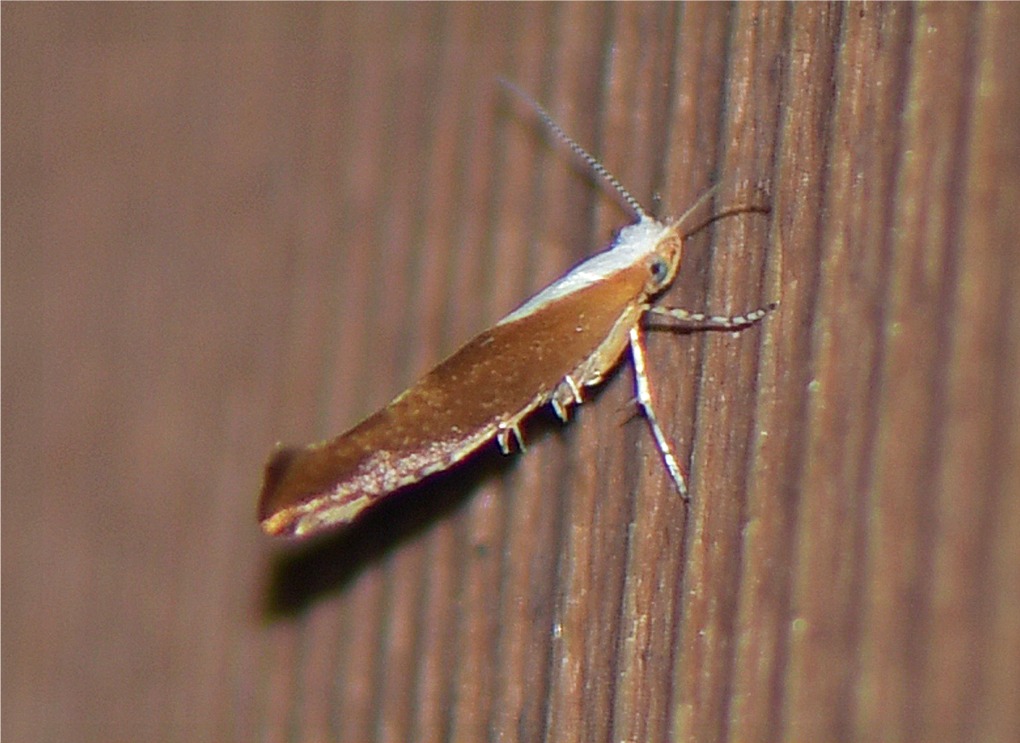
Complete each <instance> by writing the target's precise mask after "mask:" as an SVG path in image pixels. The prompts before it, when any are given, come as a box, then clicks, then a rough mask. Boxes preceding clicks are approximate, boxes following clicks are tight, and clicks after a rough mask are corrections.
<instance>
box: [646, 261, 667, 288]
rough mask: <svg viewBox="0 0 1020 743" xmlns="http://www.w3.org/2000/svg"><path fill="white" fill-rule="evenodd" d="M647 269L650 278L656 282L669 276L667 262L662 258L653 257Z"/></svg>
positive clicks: (660, 281)
mask: <svg viewBox="0 0 1020 743" xmlns="http://www.w3.org/2000/svg"><path fill="white" fill-rule="evenodd" d="M648 270H649V271H650V272H651V274H652V279H653V280H654V281H655V283H657V284H661V283H662V282H663V281H665V280H666V277H667V276H669V264H668V263H666V260H665V259H664V258H653V259H652V262H651V263H650V264H649V265H648Z"/></svg>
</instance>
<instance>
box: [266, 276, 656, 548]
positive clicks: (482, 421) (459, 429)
mask: <svg viewBox="0 0 1020 743" xmlns="http://www.w3.org/2000/svg"><path fill="white" fill-rule="evenodd" d="M646 278H647V271H646V270H645V269H644V267H643V266H634V267H629V268H625V269H622V270H620V271H618V272H616V273H614V274H612V275H611V276H610V277H608V278H607V279H605V280H603V281H600V282H598V283H596V284H593V285H591V286H588V287H585V288H582V289H579V290H577V291H575V292H572V293H571V294H569V295H567V296H565V297H562V298H559V299H557V300H555V301H554V302H551V303H549V304H548V305H545V306H543V307H540V308H539V309H538V310H536V311H535V312H533V313H532V314H530V315H527V316H525V317H523V318H521V319H519V320H516V321H514V322H512V323H507V324H505V325H497V326H495V327H493V328H491V329H489V330H486V331H485V332H483V333H481V334H480V335H478V336H476V337H475V338H474V339H472V340H471V341H469V342H468V343H467V344H465V345H464V346H463V347H462V348H461V349H460V350H459V351H457V352H456V353H454V354H453V355H452V356H450V357H449V358H447V359H446V360H445V361H443V362H442V363H441V364H439V366H437V367H436V368H435V369H433V370H432V371H431V372H429V373H428V374H427V375H425V376H424V377H423V378H422V379H421V380H419V381H418V382H417V383H416V384H415V385H414V386H412V387H410V388H409V389H408V390H407V391H405V392H404V393H402V394H401V395H399V396H397V397H396V398H395V399H394V400H393V401H392V402H390V403H389V405H387V406H386V407H385V408H383V409H382V410H380V411H379V412H378V413H375V414H374V415H372V416H370V417H369V418H367V419H365V420H364V421H362V422H361V423H359V424H358V425H357V426H355V427H354V428H352V429H351V430H350V431H348V432H347V433H344V434H342V435H340V436H338V437H337V438H335V439H332V440H331V441H327V442H323V443H320V444H313V445H311V446H308V447H304V448H300V449H282V450H279V451H277V452H276V454H274V456H273V457H272V458H271V459H270V461H269V464H268V465H267V466H266V474H265V481H264V484H263V489H262V494H261V497H260V499H259V519H260V520H261V521H262V523H263V527H264V528H265V529H266V531H268V532H270V533H273V534H284V533H292V532H294V531H295V529H297V527H298V525H299V523H300V521H301V520H302V519H303V518H306V517H307V518H308V520H309V521H310V522H314V527H318V526H331V525H335V524H338V523H344V522H347V521H350V520H351V519H352V518H354V516H356V515H357V513H359V512H360V511H361V510H362V509H363V508H364V507H365V506H367V505H370V504H371V503H372V502H373V501H374V500H376V499H378V498H380V497H382V496H384V495H386V494H387V493H390V492H392V491H393V490H395V489H397V488H400V487H403V486H405V485H408V484H410V483H413V482H416V481H418V480H420V479H421V478H423V477H425V476H427V475H429V474H432V473H434V472H437V471H439V470H442V469H445V468H446V467H449V466H450V465H451V464H453V463H454V462H457V461H459V460H460V459H462V458H464V457H465V456H467V455H468V454H470V453H471V452H472V451H474V450H475V449H477V448H478V447H479V446H481V445H482V444H484V443H485V442H486V441H488V440H489V439H491V438H493V436H495V434H496V432H497V430H498V429H499V426H500V424H501V423H507V422H510V421H512V420H514V419H515V418H517V417H519V416H521V415H523V414H524V413H527V412H530V411H531V410H533V409H534V408H536V407H537V406H538V405H541V404H542V403H544V402H546V401H547V400H548V399H549V395H550V393H551V392H552V390H553V388H554V387H555V386H556V385H557V383H559V382H560V381H561V380H563V378H564V377H565V376H566V375H568V374H570V373H571V372H572V371H574V370H575V369H576V368H578V366H580V365H581V364H582V363H583V362H584V361H585V360H586V359H587V358H588V357H589V356H590V355H591V354H592V353H593V352H594V351H595V350H596V349H597V348H598V347H599V345H600V344H602V343H603V341H605V340H606V338H607V336H608V335H609V333H610V331H611V330H612V329H613V326H614V325H615V324H616V323H617V321H618V320H619V319H620V317H621V315H622V314H624V312H625V310H626V309H627V308H628V307H631V306H633V305H634V303H635V302H637V301H641V300H642V299H643V296H642V291H643V288H644V284H645V280H646ZM623 345H625V344H622V345H621V348H620V350H621V351H622V348H623ZM618 353H619V352H617V356H618ZM615 360H616V359H612V361H613V362H614V363H615ZM347 505H349V506H350V508H345V506H347ZM320 510H321V511H329V512H330V513H331V514H334V516H335V517H333V516H331V517H330V518H327V519H322V518H316V516H315V512H316V511H320ZM306 527H307V525H306ZM300 531H302V532H305V531H308V529H307V528H302V529H300Z"/></svg>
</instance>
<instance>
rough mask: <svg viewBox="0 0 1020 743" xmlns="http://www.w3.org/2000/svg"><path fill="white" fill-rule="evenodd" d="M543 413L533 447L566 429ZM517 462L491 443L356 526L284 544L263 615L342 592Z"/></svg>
mask: <svg viewBox="0 0 1020 743" xmlns="http://www.w3.org/2000/svg"><path fill="white" fill-rule="evenodd" d="M544 413H545V411H542V412H539V413H537V414H536V415H533V416H532V417H531V418H530V419H529V420H528V425H527V433H528V435H527V436H526V438H528V439H529V440H530V441H532V442H535V441H537V440H538V439H540V438H543V437H545V436H547V435H549V434H550V433H551V432H552V431H554V430H557V429H560V428H561V426H560V424H559V422H558V421H557V420H554V419H553V417H552V416H551V415H545V414H544ZM519 456H520V452H516V453H514V454H513V455H512V456H504V455H503V454H501V453H500V451H499V447H498V446H496V444H495V443H494V442H493V443H490V444H489V445H487V446H484V447H483V448H482V449H481V450H480V451H478V452H477V453H475V454H474V455H472V456H470V457H468V458H467V460H465V461H464V462H462V463H460V464H458V465H457V466H455V467H454V468H452V469H451V470H448V471H447V472H442V473H439V474H436V475H433V476H431V477H429V478H428V479H426V480H425V481H424V482H421V483H418V484H416V485H412V486H410V487H407V488H404V489H402V490H400V491H398V492H396V493H393V494H392V495H389V496H387V497H385V498H383V499H382V500H380V501H379V503H377V504H375V505H374V506H372V507H371V508H370V509H368V510H367V511H366V512H365V513H364V514H363V515H361V516H359V517H358V519H357V520H356V521H355V522H354V523H352V524H349V525H347V526H345V527H340V528H338V529H337V530H336V531H335V532H332V533H329V534H326V535H324V536H322V537H318V538H313V539H311V540H310V541H307V542H292V543H291V544H289V545H286V544H285V546H283V547H282V548H281V549H280V551H279V552H278V553H277V554H276V555H274V556H273V558H272V560H271V562H270V565H269V575H268V580H267V583H266V588H265V592H264V597H263V612H262V613H263V615H264V616H265V618H266V619H267V620H269V621H275V620H279V619H284V618H286V617H290V616H294V615H297V614H300V613H302V612H303V611H305V610H306V609H307V608H308V607H309V606H311V605H312V604H314V603H315V602H316V601H318V600H319V599H320V598H321V597H323V596H326V595H329V594H333V593H338V592H341V591H343V589H344V588H345V587H346V586H347V585H348V584H349V583H350V582H351V581H352V580H353V579H354V578H355V577H357V576H358V574H359V573H360V572H361V571H362V570H364V569H365V567H367V566H369V565H371V564H372V563H374V562H377V561H379V560H380V559H382V558H383V557H384V556H385V555H386V554H387V553H389V552H391V551H392V550H394V549H396V548H397V547H399V546H400V545H401V544H403V543H405V542H407V541H409V540H412V539H414V538H416V537H417V536H418V535H419V534H421V533H422V532H423V531H425V530H427V529H429V528H432V527H433V526H434V525H435V523H436V522H437V521H439V520H440V519H442V518H444V517H447V516H450V515H451V514H452V513H453V512H454V511H456V510H457V509H459V508H461V507H462V506H463V505H464V504H465V503H466V502H467V500H468V499H469V498H470V497H471V496H472V495H473V494H475V493H476V492H477V490H478V487H479V485H480V484H481V483H483V482H491V481H492V480H493V479H495V478H496V477H498V476H499V475H500V474H501V473H504V472H506V471H507V470H508V469H509V468H510V467H512V466H514V463H515V462H516V460H517V458H518V457H519Z"/></svg>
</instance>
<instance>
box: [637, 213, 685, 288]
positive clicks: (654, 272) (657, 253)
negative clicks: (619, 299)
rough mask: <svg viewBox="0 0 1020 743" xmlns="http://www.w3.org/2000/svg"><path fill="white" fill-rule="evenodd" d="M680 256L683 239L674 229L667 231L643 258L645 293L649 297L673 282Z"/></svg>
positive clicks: (678, 266)
mask: <svg viewBox="0 0 1020 743" xmlns="http://www.w3.org/2000/svg"><path fill="white" fill-rule="evenodd" d="M682 254H683V238H681V237H680V233H679V232H678V231H677V230H676V229H667V230H666V231H665V232H664V233H663V234H662V236H661V237H660V238H659V240H658V242H657V243H656V244H655V248H654V249H653V250H652V251H651V252H650V253H649V254H648V255H647V256H646V258H645V267H646V268H647V269H648V279H647V280H646V282H645V292H646V293H647V294H648V295H649V296H651V295H653V294H658V293H659V292H661V291H662V290H663V289H665V288H666V287H667V286H669V285H670V284H671V283H672V282H673V277H674V276H676V272H677V269H678V268H680V257H681V256H682Z"/></svg>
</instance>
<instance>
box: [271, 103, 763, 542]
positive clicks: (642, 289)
mask: <svg viewBox="0 0 1020 743" xmlns="http://www.w3.org/2000/svg"><path fill="white" fill-rule="evenodd" d="M508 87H510V88H511V89H513V90H515V92H517V93H518V94H520V95H522V97H524V98H525V99H526V100H527V101H528V102H529V103H530V104H531V105H532V107H533V108H534V109H535V110H536V112H537V113H538V115H539V117H540V118H541V119H542V121H543V122H544V123H545V124H546V126H548V127H549V129H550V130H551V131H553V132H554V133H555V134H556V135H557V136H558V137H559V138H561V139H562V140H563V141H564V142H565V143H566V144H567V145H568V146H569V147H570V148H571V149H572V150H573V151H574V152H575V153H576V154H577V155H578V156H580V157H581V158H582V159H583V160H584V161H585V162H586V163H587V164H588V166H589V167H590V168H591V169H592V171H593V172H594V173H595V174H596V175H597V176H598V177H599V178H601V179H602V180H603V181H604V182H606V183H608V184H609V185H610V186H611V187H612V188H613V189H615V190H616V192H617V193H618V194H619V195H620V196H621V197H622V199H623V200H624V201H625V202H626V203H627V204H628V205H629V207H630V209H631V210H632V211H633V213H634V215H635V216H636V217H637V221H636V222H635V223H634V224H631V225H629V226H627V227H624V228H623V229H621V230H620V232H619V234H618V235H617V237H616V240H615V241H614V242H613V243H612V245H610V247H609V248H608V249H606V250H605V251H603V252H601V253H598V254H597V255H594V256H592V257H591V258H588V259H587V260H586V261H584V262H583V263H581V264H580V265H578V266H577V267H576V268H574V269H573V270H571V271H570V272H568V273H567V274H566V275H565V276H563V277H562V278H561V279H559V280H558V281H556V282H554V283H553V284H552V285H550V286H549V287H547V288H546V289H544V290H543V291H541V292H539V293H538V294H537V295H536V296H534V297H533V298H532V299H530V300H528V301H527V302H525V303H524V304H523V305H521V306H520V307H518V308H517V309H516V310H514V311H513V312H511V313H510V314H509V315H507V316H506V317H504V318H503V319H502V320H500V321H499V322H498V323H496V325H495V326H494V327H492V328H490V329H489V330H486V331H485V332H483V333H481V334H480V335H478V336H477V337H475V338H474V339H473V340H471V341H468V343H467V344H466V345H465V346H463V347H462V348H461V349H460V350H459V351H457V352H456V353H454V354H453V355H452V356H450V357H449V358H448V359H446V360H445V361H443V362H442V363H441V364H439V366H437V367H436V368H435V369H433V370H432V371H431V372H429V373H428V374H426V375H425V376H424V377H423V378H422V379H421V380H419V381H418V382H417V383H416V384H415V385H413V386H412V387H410V388H409V389H407V390H405V391H404V392H402V393H401V394H400V395H398V396H397V397H396V398H395V399H394V400H393V401H392V402H390V403H389V404H388V405H387V406H386V407H385V408H383V409H382V410H380V411H379V412H377V413H375V414H374V415H372V416H369V417H368V418H366V419H365V420H364V421H362V422H361V423H359V424H358V425H356V426H355V427H354V428H352V429H351V430H349V431H348V432H347V433H344V434H342V435H340V436H338V437H337V438H335V439H332V440H330V441H324V442H321V443H317V444H311V445H309V446H305V447H301V448H278V449H277V451H276V452H274V454H273V455H272V457H271V458H270V460H269V463H268V464H267V465H266V472H265V481H264V483H263V486H262V494H261V496H260V498H259V507H258V516H259V520H260V521H261V523H262V528H263V529H264V530H265V531H266V532H267V533H269V534H274V535H292V536H306V535H309V534H313V533H316V532H318V531H321V530H323V529H326V528H329V527H333V526H338V525H340V524H346V523H349V522H351V521H352V520H354V519H355V518H356V517H357V516H358V515H359V514H360V513H362V511H364V510H365V509H366V508H368V507H369V506H371V505H372V504H373V503H375V502H376V501H377V500H379V499H380V498H383V497H384V496H386V495H388V494H389V493H392V492H393V491H395V490H398V489H400V488H403V487H405V486H407V485H411V484H412V483H416V482H418V481H420V480H422V479H423V478H425V477H428V476H429V475H432V474H434V473H436V472H440V471H442V470H445V469H447V468H449V467H451V466H453V465H454V464H456V463H457V462H460V461H461V460H462V459H464V458H465V457H467V456H468V455H469V454H471V453H472V452H474V451H475V450H477V449H478V448H479V447H481V446H482V445H483V444H485V443H487V442H489V441H491V440H492V439H496V441H497V442H498V444H499V446H500V448H501V449H502V450H503V453H505V454H506V453H509V452H510V450H511V440H515V441H516V442H517V446H518V447H519V448H522V449H523V445H524V441H523V438H522V437H521V430H520V426H521V422H522V420H523V419H524V418H525V417H527V415H528V414H529V413H531V412H532V411H534V410H535V409H536V408H538V407H539V406H541V405H545V404H546V403H549V404H551V405H552V408H553V410H554V411H555V412H556V414H557V415H558V416H559V417H560V419H562V420H563V421H564V422H565V421H566V420H567V416H568V413H569V410H570V407H571V406H572V405H579V404H580V403H582V402H583V401H584V398H583V397H582V391H583V390H584V388H585V387H590V386H592V385H596V384H599V383H600V382H601V381H602V379H603V378H604V377H605V376H606V374H608V373H609V371H610V370H612V368H613V367H614V366H616V364H617V363H618V362H619V360H620V357H621V356H622V355H623V352H624V350H625V349H626V348H628V347H629V348H630V352H631V357H632V358H633V360H634V375H635V380H636V388H637V402H638V405H639V406H640V407H641V409H642V411H643V412H644V414H645V417H646V418H647V420H648V423H649V427H650V428H651V432H652V436H653V437H654V439H655V444H656V447H657V448H658V450H659V453H660V454H661V456H662V459H663V462H664V463H665V466H666V469H667V470H668V472H669V475H670V477H671V478H672V480H673V482H674V483H675V484H676V488H677V490H678V491H679V493H680V495H681V497H682V498H683V499H684V500H687V497H688V496H687V485H686V483H685V480H684V476H683V473H682V471H681V469H680V465H679V464H678V462H677V458H676V456H675V455H674V453H673V450H672V448H671V447H670V445H669V443H668V441H667V440H666V436H665V434H664V433H663V431H662V427H661V426H660V425H659V421H658V418H657V417H656V415H655V411H654V408H653V406H652V394H651V389H650V387H649V384H648V375H647V372H646V367H645V351H644V342H643V336H642V328H641V325H640V321H641V319H642V317H643V316H644V315H645V313H649V312H650V313H653V314H656V315H662V316H665V317H669V318H672V319H674V320H678V321H680V322H682V323H686V324H688V325H690V326H693V327H698V328H702V329H724V330H733V329H738V328H742V327H746V326H748V325H751V324H753V323H756V322H758V321H759V320H761V319H762V318H763V317H764V316H765V314H766V313H767V312H768V311H769V310H771V309H772V308H773V307H775V304H771V305H769V306H767V307H763V308H760V309H757V310H754V311H753V312H749V313H747V314H745V315H738V316H733V317H719V316H715V315H705V314H702V313H699V312H689V311H687V310H683V309H678V308H668V307H657V306H654V305H653V304H652V301H653V299H654V298H655V297H656V296H657V295H658V294H660V293H661V292H662V291H663V290H664V289H666V288H667V287H668V286H669V285H670V283H672V281H673V277H674V276H675V275H676V272H677V269H678V268H679V266H680V257H681V254H682V250H683V240H684V238H685V237H686V234H681V233H680V225H681V224H682V223H683V222H684V220H685V219H686V218H687V216H688V215H690V214H691V213H692V212H693V211H694V209H695V208H697V207H698V206H699V205H700V204H701V203H702V201H703V199H704V198H705V197H707V196H709V195H710V194H711V191H709V193H707V194H705V197H702V199H700V200H699V201H698V203H697V204H696V205H695V207H692V209H691V210H689V211H688V212H687V213H686V214H684V215H683V216H682V217H681V218H680V219H679V220H678V221H677V222H675V223H671V224H664V223H662V222H659V221H657V220H655V219H653V218H652V217H651V216H650V215H649V214H648V213H647V212H646V211H645V210H644V209H643V208H642V207H641V205H640V204H639V203H638V202H637V200H636V199H635V198H634V197H633V196H631V195H630V193H628V192H627V190H626V189H624V188H623V186H622V185H620V183H619V182H618V181H617V180H616V178H615V177H613V175H612V174H610V173H609V172H608V171H607V170H606V169H605V168H604V167H603V166H602V164H601V163H599V162H598V161H597V160H596V159H595V158H594V157H592V156H591V155H589V154H588V153H587V152H586V151H585V150H584V149H583V148H582V147H581V146H580V145H579V144H577V143H576V142H575V141H574V140H572V139H571V138H570V137H568V136H567V135H566V134H565V133H564V132H563V130H562V129H561V128H560V127H559V126H558V125H557V124H556V123H555V122H554V121H553V120H552V118H551V117H550V115H549V114H548V113H547V112H546V111H545V109H543V108H542V107H541V106H539V105H538V104H537V103H535V102H534V101H533V100H531V99H530V98H528V97H527V96H525V95H524V94H522V93H520V91H517V90H516V89H515V88H513V86H512V85H508Z"/></svg>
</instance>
